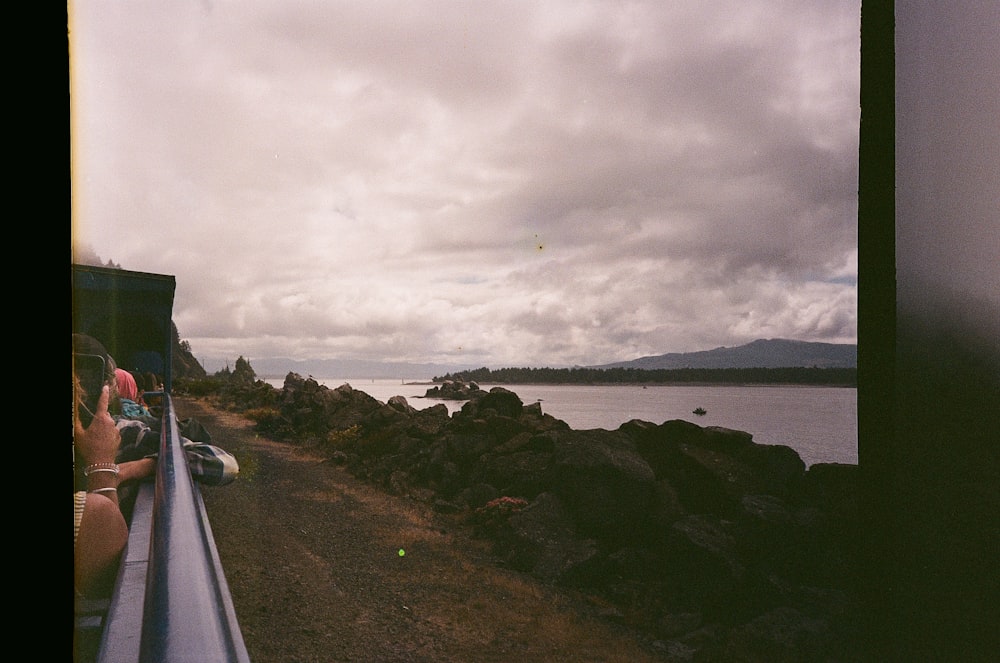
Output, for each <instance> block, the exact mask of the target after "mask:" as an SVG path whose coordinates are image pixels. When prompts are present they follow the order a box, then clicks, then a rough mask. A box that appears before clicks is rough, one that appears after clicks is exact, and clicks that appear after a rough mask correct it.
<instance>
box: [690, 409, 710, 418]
mask: <svg viewBox="0 0 1000 663" xmlns="http://www.w3.org/2000/svg"><path fill="white" fill-rule="evenodd" d="M691 413H692V414H697V415H698V416H699V417H702V416H704V415H706V414H708V410H706V409H705V408H703V407H696V408H695V409H693V410H691Z"/></svg>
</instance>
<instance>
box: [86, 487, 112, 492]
mask: <svg viewBox="0 0 1000 663" xmlns="http://www.w3.org/2000/svg"><path fill="white" fill-rule="evenodd" d="M117 491H118V489H117V488H95V489H93V490H90V491H87V492H90V493H114V492H117Z"/></svg>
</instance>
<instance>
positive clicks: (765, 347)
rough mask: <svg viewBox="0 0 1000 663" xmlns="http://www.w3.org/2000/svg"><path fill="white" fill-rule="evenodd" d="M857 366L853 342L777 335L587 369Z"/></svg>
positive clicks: (856, 355)
mask: <svg viewBox="0 0 1000 663" xmlns="http://www.w3.org/2000/svg"><path fill="white" fill-rule="evenodd" d="M795 366H804V367H813V366H816V367H818V368H857V366H858V346H857V344H855V343H813V342H809V341H790V340H787V339H781V338H772V339H758V340H756V341H753V342H751V343H747V344H746V345H738V346H736V347H732V348H726V347H720V348H715V349H714V350H701V351H699V352H671V353H669V354H665V355H656V356H652V357H641V358H639V359H632V360H631V361H619V362H615V363H613V364H601V365H599V366H589V367H588V368H641V369H646V370H653V369H676V368H790V367H795Z"/></svg>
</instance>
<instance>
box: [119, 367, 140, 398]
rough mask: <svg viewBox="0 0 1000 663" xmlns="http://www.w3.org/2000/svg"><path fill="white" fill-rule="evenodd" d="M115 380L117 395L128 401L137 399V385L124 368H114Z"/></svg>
mask: <svg viewBox="0 0 1000 663" xmlns="http://www.w3.org/2000/svg"><path fill="white" fill-rule="evenodd" d="M115 380H117V381H118V395H119V396H121V397H122V398H127V399H129V400H130V401H135V400H138V399H139V387H138V386H136V384H135V378H134V377H132V374H131V373H129V372H128V371H126V370H125V369H124V368H116V369H115Z"/></svg>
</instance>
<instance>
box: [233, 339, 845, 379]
mask: <svg viewBox="0 0 1000 663" xmlns="http://www.w3.org/2000/svg"><path fill="white" fill-rule="evenodd" d="M247 359H248V360H249V361H250V365H251V366H252V367H253V369H254V372H255V373H256V374H257V376H258V377H259V378H283V377H285V376H286V375H287V374H288V373H289V372H290V371H292V372H295V373H298V374H299V375H304V376H309V375H312V376H314V377H317V378H355V379H356V378H372V379H412V380H420V379H429V378H431V377H436V376H442V375H447V374H449V373H451V374H454V373H459V372H461V371H468V370H474V369H477V368H480V367H478V366H469V365H454V364H408V363H402V362H377V361H359V360H344V359H314V360H296V359H287V358H268V359H254V358H253V357H247ZM857 365H858V346H857V345H856V344H853V343H852V344H840V343H812V342H808V341H790V340H786V339H766V340H765V339H759V340H756V341H753V342H752V343H747V344H746V345H739V346H736V347H732V348H725V347H722V348H716V349H714V350H703V351H700V352H672V353H669V354H664V355H657V356H653V357H641V358H639V359H633V360H631V361H620V362H615V363H613V364H601V365H598V366H588V367H587V368H642V369H650V370H652V369H673V368H789V367H796V366H805V367H812V366H817V367H819V368H857Z"/></svg>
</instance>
